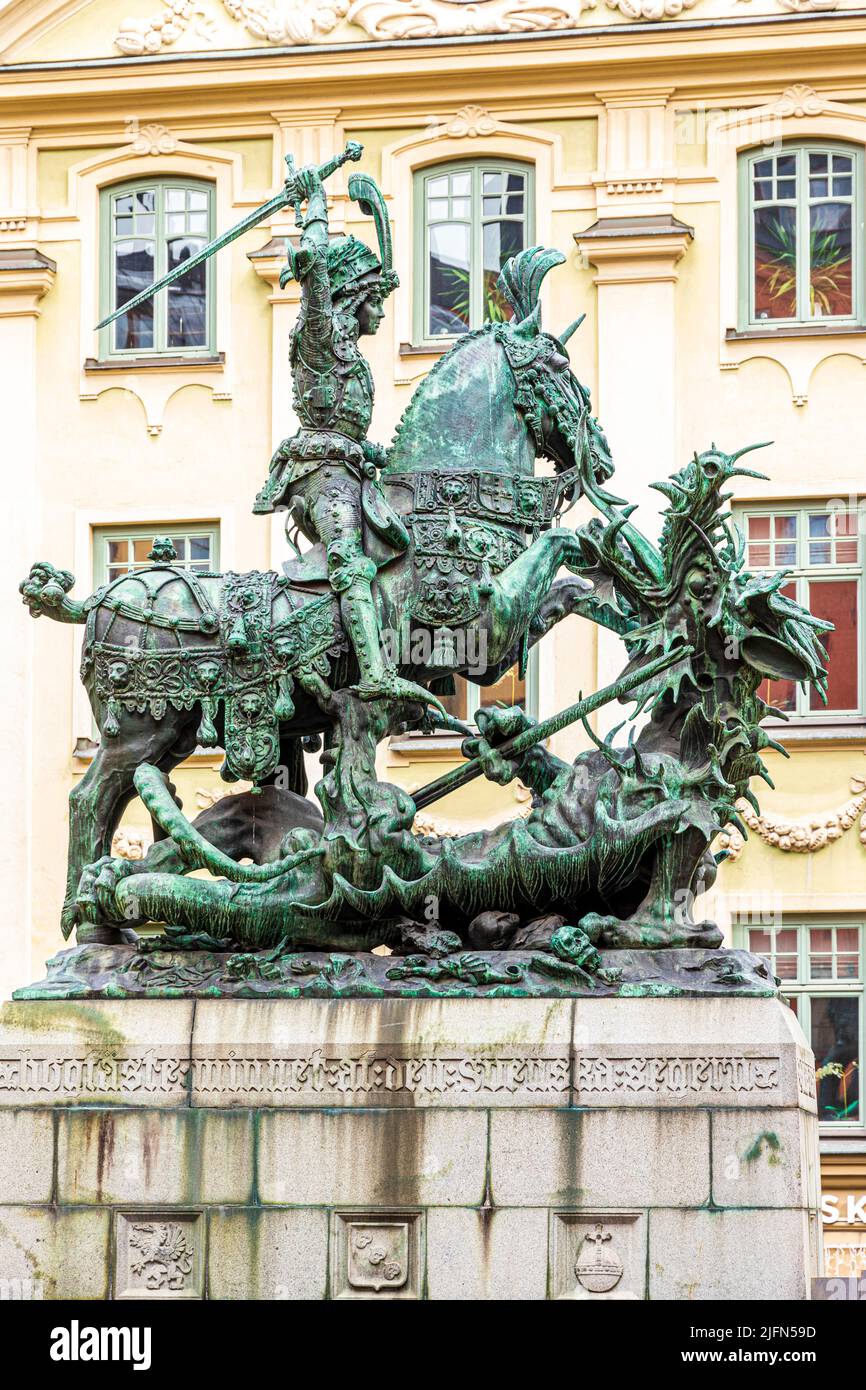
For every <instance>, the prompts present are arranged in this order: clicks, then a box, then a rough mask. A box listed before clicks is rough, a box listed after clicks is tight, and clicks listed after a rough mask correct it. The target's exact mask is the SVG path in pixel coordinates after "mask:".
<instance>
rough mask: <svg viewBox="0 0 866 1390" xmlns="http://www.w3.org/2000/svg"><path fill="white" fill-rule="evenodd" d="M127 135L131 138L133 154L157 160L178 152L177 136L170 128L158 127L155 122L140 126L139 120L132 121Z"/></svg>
mask: <svg viewBox="0 0 866 1390" xmlns="http://www.w3.org/2000/svg"><path fill="white" fill-rule="evenodd" d="M127 134H128V135H129V136H130V153H132V154H139V155H150V156H151V158H154V159H156V158H159V157H160V156H161V155H167V154H174V153H175V151H176V150H177V136H176V135H174V133H173V132H172V131H170V130H169V128H168V126H164V125H157V124H156V123H155V122H151V123H150V124H149V125H139V123H138V121H137V120H132V121H130V122H129V126H128V128H127Z"/></svg>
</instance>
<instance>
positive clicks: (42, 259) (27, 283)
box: [0, 247, 57, 318]
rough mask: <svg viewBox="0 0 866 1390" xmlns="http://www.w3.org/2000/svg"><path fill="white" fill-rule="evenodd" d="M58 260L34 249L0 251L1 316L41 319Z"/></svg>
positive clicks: (6, 249) (11, 248) (7, 248)
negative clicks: (42, 307)
mask: <svg viewBox="0 0 866 1390" xmlns="http://www.w3.org/2000/svg"><path fill="white" fill-rule="evenodd" d="M56 273H57V263H56V261H52V260H51V259H50V257H48V256H43V254H42V252H41V251H36V250H34V249H33V248H16V247H6V248H4V249H3V250H0V318H38V317H39V314H40V313H41V308H40V300H41V299H42V298H43V297H44V296H45V295H46V294H47V293H48V291H49V290H50V289H51V286H52V285H53V284H54V279H55V275H56Z"/></svg>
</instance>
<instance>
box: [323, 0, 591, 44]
mask: <svg viewBox="0 0 866 1390" xmlns="http://www.w3.org/2000/svg"><path fill="white" fill-rule="evenodd" d="M595 4H596V0H563V3H562V4H556V3H552V2H551V0H541V3H537V0H478V2H477V3H476V4H464V3H462V0H354V3H353V4H352V5H351V6H350V8H349V11H348V14H347V16H346V18H347V19H348V21H349V22H350V23H351V24H357V25H358V26H359V28H361V29H363V30H364V32H365V34H366V35H367V37H368V38H371V39H434V38H450V37H452V36H453V37H459V36H460V35H463V34H514V33H518V34H520V33H531V32H537V31H539V30H547V29H572V28H574V26H575V25H576V24H577V21H578V19H579V18H580V16H581V14H582V13H583V11H584V10H592V9H595Z"/></svg>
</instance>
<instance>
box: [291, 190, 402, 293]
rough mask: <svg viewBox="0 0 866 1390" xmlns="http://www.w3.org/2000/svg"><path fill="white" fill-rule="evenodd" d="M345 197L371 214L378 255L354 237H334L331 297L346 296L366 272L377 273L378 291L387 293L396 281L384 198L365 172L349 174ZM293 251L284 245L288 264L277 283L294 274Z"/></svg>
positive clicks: (330, 257)
mask: <svg viewBox="0 0 866 1390" xmlns="http://www.w3.org/2000/svg"><path fill="white" fill-rule="evenodd" d="M349 197H350V198H351V199H352V200H353V202H356V203H357V204H358V206H359V207H360V209H361V211H362V212H363V213H364V214H365V215H366V216H367V217H372V219H373V222H374V224H375V227H376V239H377V241H378V243H379V255H378V256H377V255H376V254H375V253H374V252H373V251H371V250H370V248H369V246H366V245H365V244H364V242H363V241H359V240H358V238H357V237H354V236H340V237H334V238H333V239H332V241H331V242H330V244H329V246H328V280H329V281H330V285H331V294H332V295H333V296H334V298H335V299H336V298H337V297H338V296H339V297H340V298H350V297H351V296H352V295H354V294H356V293H357V292H359V291H360V290H361V288H362V286H363V283H364V282H365V281H366V280H367V278H368V277H369V276H371V275H378V276H379V283H380V287H381V290H382V295H383V297H384V296H387V295H389V294H391V292H392V291H393V290H395V289H396V288H397V286H398V285H399V283H400V282H399V280H398V278H397V274H396V272H395V270H394V269H393V247H392V243H391V223H390V220H389V218H388V210H387V208H386V207H385V199H384V198H383V197H382V193H381V190H380V189H379V187H378V186H377V184H376V183H375V182H374V181H373V179H372V178H371V177H370V175H369V174H352V175H350V177H349ZM296 254H297V253H296V252H295V250H294V248H293V247H292V246H287V248H286V255H287V258H288V264H287V266H286V267H285V269H284V270H283V272H282V275H281V276H280V284H281V285H284V284H285V283H286V281H288V280H293V279H296V278H297V271H296V267H295V256H296Z"/></svg>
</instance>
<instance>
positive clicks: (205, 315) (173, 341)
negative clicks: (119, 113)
mask: <svg viewBox="0 0 866 1390" xmlns="http://www.w3.org/2000/svg"><path fill="white" fill-rule="evenodd" d="M214 203H215V185H214V184H213V183H209V182H207V181H205V180H201V179H185V178H153V179H135V180H134V181H132V182H125V183H119V184H112V185H110V186H109V187H108V188H103V189H102V190H101V193H100V257H99V299H100V318H105V316H106V315H107V314H111V313H113V312H114V311H115V309H116V308H117V307H118V296H119V293H122V294H123V295H124V298H125V299H131V298H132V296H133V295H134V294H136V293H137V292H138V291H139V290H140V289H143V288H145V286H146V285H147V284H152V283H153V281H154V280H158V279H160V278H161V276H163V275H165V274H166V273H167V271H168V270H170V269H171V268H172V266H173V265H174V264H177V261H176V260H175V259H174V258H175V256H177V255H180V254H182V252H183V249H184V247H185V246H186V245H187V244H188V243H194V246H195V249H196V250H197V249H198V247H199V245H201V246H204V245H205V244H206V243H207V242H208V241H210V240H212V238H213V236H214ZM178 248H179V249H178ZM121 256H125V257H127V258H128V263H127V264H125V265H123V266H118V261H119V258H120V257H121ZM136 257H138V258H139V259H140V260H143V264H140V265H138V266H136V265H135V264H134V259H135V258H136ZM148 263H149V264H148ZM151 267H152V270H150V268H151ZM149 270H150V273H149ZM124 274H125V275H126V276H127V277H128V284H127V286H126V287H125V288H123V289H120V288H119V282H120V279H121V277H122V276H123V275H124ZM193 274H194V276H195V277H196V281H197V283H196V285H194V286H192V287H191V286H189V285H185V284H184V281H185V280H186V279H187V277H186V276H181V277H180V279H179V280H177V281H176V282H175V284H174V285H172V286H171V287H170V288H169V289H168V290H166V291H165V292H164V293H162V294H158V295H156V296H155V298H154V299H152V300H150V301H148V303H147V304H145V305H142V306H141V308H140V309H139V310H137V311H135V318H134V322H133V323H130V320H129V316H128V315H123V317H121V318H120V319H117V320H115V322H114V323H111V324H109V325H108V326H107V327H106V328H103V329H100V334H99V355H100V358H101V359H102V360H103V361H110V360H123V359H124V358H129V357H160V356H163V357H190V358H195V357H202V356H210V355H212V354H213V353H214V351H215V343H216V304H215V275H216V272H215V269H214V260H213V257H211V258H210V259H209V260H208V261H206V262H205V264H204V265H203V266H202V267H200V268H199V269H198V270H196V271H194V272H193ZM202 290H203V293H204V309H203V311H202V307H201V303H200V295H201V292H202ZM121 302H122V301H121ZM185 312H186V315H187V319H188V321H191V322H188V323H187V324H186V325H185V324H184V313H185ZM185 339H186V340H187V341H184V340H185Z"/></svg>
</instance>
